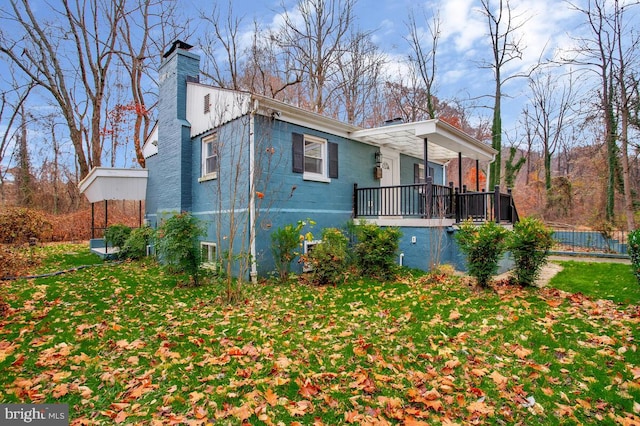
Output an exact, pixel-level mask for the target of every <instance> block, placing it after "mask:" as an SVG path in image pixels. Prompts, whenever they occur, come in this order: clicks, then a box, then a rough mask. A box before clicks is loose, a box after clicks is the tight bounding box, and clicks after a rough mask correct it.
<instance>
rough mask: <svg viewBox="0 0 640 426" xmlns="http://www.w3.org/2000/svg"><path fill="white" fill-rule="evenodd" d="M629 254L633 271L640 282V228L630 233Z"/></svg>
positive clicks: (639, 282)
mask: <svg viewBox="0 0 640 426" xmlns="http://www.w3.org/2000/svg"><path fill="white" fill-rule="evenodd" d="M629 256H630V257H631V267H632V268H633V273H634V274H635V276H636V278H637V279H638V284H640V228H639V229H636V230H635V231H632V232H630V233H629Z"/></svg>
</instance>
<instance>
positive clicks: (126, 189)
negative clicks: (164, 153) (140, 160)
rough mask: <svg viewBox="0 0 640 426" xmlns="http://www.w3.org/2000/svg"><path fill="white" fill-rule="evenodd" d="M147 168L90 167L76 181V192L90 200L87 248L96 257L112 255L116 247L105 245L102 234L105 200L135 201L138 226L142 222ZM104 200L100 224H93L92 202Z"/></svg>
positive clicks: (106, 220) (106, 219) (106, 221)
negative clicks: (89, 226) (78, 190)
mask: <svg viewBox="0 0 640 426" xmlns="http://www.w3.org/2000/svg"><path fill="white" fill-rule="evenodd" d="M148 175H149V172H148V171H147V170H143V169H120V168H108V167H94V168H93V169H92V170H91V171H90V172H89V174H88V175H87V176H86V177H85V178H84V179H83V180H82V181H80V183H79V184H78V187H79V189H80V193H81V194H84V195H85V196H86V197H87V200H89V202H90V203H91V240H90V241H89V248H90V249H91V251H92V252H94V253H96V254H97V255H99V256H100V257H102V258H103V259H104V258H109V257H111V256H113V255H114V254H115V253H116V252H117V250H118V248H117V247H109V246H108V244H107V242H106V241H105V240H104V238H99V237H97V236H98V235H104V231H105V229H106V228H107V227H108V226H109V201H110V200H130V201H138V226H142V201H144V199H145V196H146V190H147V178H148ZM97 203H104V218H103V220H102V225H101V226H100V225H98V224H96V219H97V218H96V214H95V205H96V204H97Z"/></svg>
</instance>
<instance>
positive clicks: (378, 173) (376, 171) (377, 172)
mask: <svg viewBox="0 0 640 426" xmlns="http://www.w3.org/2000/svg"><path fill="white" fill-rule="evenodd" d="M374 157H375V160H376V165H375V167H374V168H373V178H374V179H382V167H381V165H382V153H381V152H380V151H376V152H375V154H374Z"/></svg>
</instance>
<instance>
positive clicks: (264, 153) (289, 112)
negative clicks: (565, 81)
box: [143, 42, 515, 276]
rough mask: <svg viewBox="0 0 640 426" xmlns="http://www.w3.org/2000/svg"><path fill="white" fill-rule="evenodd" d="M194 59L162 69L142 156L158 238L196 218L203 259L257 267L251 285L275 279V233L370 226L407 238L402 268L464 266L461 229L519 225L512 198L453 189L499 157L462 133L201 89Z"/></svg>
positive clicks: (171, 59) (435, 124)
mask: <svg viewBox="0 0 640 426" xmlns="http://www.w3.org/2000/svg"><path fill="white" fill-rule="evenodd" d="M190 48H191V46H189V45H187V44H186V43H183V42H176V43H174V45H173V46H172V48H171V49H170V50H169V51H168V52H167V53H166V54H165V55H164V60H163V63H162V65H161V68H160V72H159V105H158V122H157V125H156V127H155V129H154V130H153V132H152V134H151V136H150V137H149V138H148V139H147V140H146V142H145V144H144V147H143V152H144V156H145V158H146V164H147V169H148V181H147V190H146V203H145V208H146V212H145V220H146V221H147V223H149V224H150V225H151V226H153V227H156V226H158V225H159V224H160V223H161V221H162V218H163V217H166V216H167V215H171V214H174V213H176V212H179V211H190V212H192V214H193V215H194V216H196V217H198V218H199V219H201V220H202V221H203V222H204V223H206V226H207V236H206V237H205V238H204V240H203V241H202V247H203V250H204V253H205V255H206V256H209V257H211V259H212V260H213V258H215V256H216V253H223V252H225V251H228V250H230V248H231V249H232V250H233V252H234V253H236V254H237V255H238V256H250V258H251V259H252V262H251V271H250V273H251V275H252V276H256V275H265V274H268V273H270V272H271V271H273V269H274V267H273V265H274V263H273V259H272V257H271V249H270V247H271V232H272V231H273V230H274V229H277V228H278V227H282V226H284V225H287V224H295V223H297V222H298V221H300V220H306V219H311V220H313V221H315V222H316V225H315V227H314V228H313V229H312V230H311V231H312V232H314V233H315V234H316V235H319V234H320V230H321V229H322V228H324V227H342V226H344V225H345V224H346V223H347V222H348V221H349V220H351V219H356V221H357V220H358V219H360V218H362V219H366V220H368V221H374V222H377V223H378V224H380V225H381V226H398V227H400V228H401V230H402V232H403V237H402V240H401V243H400V253H399V257H398V262H399V263H402V264H403V265H406V266H409V267H415V268H421V269H425V270H428V269H429V267H430V266H431V265H432V264H433V263H452V264H454V265H458V266H460V265H462V262H463V261H462V258H461V256H460V254H459V253H458V250H457V246H456V244H455V242H454V240H453V232H454V231H455V227H454V225H455V224H456V223H457V222H459V221H460V220H461V219H464V218H467V217H473V218H475V219H477V220H485V219H489V220H496V221H499V222H511V221H513V220H514V217H515V216H514V214H515V209H514V208H513V203H512V200H511V197H510V194H509V193H500V191H499V189H496V190H495V191H492V192H490V191H479V189H480V188H476V191H474V192H469V191H466V190H460V189H457V188H456V187H455V184H454V183H448V182H446V178H445V176H446V168H447V165H448V164H449V162H450V161H461V159H462V158H472V159H474V160H476V162H477V163H478V164H479V162H482V163H483V164H486V163H488V162H490V161H492V160H493V158H494V156H495V154H496V152H495V151H494V150H493V149H492V148H491V147H489V146H487V145H485V144H483V143H480V142H479V141H477V140H476V139H474V138H472V137H471V136H469V135H467V134H465V133H463V132H462V131H460V130H458V129H457V128H455V127H453V126H451V125H449V124H447V123H445V122H443V121H440V120H437V119H436V120H427V121H421V122H416V123H387V124H386V125H383V126H381V127H377V128H372V129H363V128H360V127H357V126H353V125H350V124H346V123H343V122H340V121H337V120H334V119H332V118H328V117H325V116H322V115H319V114H316V113H313V112H310V111H307V110H304V109H302V108H298V107H295V106H292V105H289V104H287V103H284V102H280V101H278V100H274V99H270V98H267V97H264V96H259V95H256V94H252V93H247V92H241V91H232V90H225V89H221V88H217V87H212V86H209V85H205V84H201V83H200V82H199V78H198V76H199V67H200V63H199V57H198V55H196V54H194V53H193V52H190V51H189V50H190ZM425 175H427V177H426V178H425ZM460 183H462V176H459V180H458V187H461V185H460ZM300 267H302V266H300Z"/></svg>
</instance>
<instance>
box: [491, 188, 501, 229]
mask: <svg viewBox="0 0 640 426" xmlns="http://www.w3.org/2000/svg"><path fill="white" fill-rule="evenodd" d="M493 217H494V219H495V221H496V223H500V185H496V186H495V188H494V189H493Z"/></svg>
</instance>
